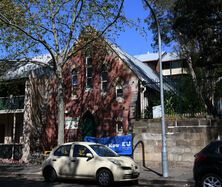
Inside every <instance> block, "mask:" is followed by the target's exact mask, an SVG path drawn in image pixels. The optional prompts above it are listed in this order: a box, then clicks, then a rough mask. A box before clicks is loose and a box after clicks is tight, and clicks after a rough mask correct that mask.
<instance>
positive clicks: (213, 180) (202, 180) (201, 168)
mask: <svg viewBox="0 0 222 187" xmlns="http://www.w3.org/2000/svg"><path fill="white" fill-rule="evenodd" d="M193 174H194V180H195V182H196V186H201V187H222V141H213V142H211V143H210V144H208V145H207V146H206V147H205V148H203V149H202V150H201V151H200V152H199V153H197V154H196V155H195V161H194V167H193Z"/></svg>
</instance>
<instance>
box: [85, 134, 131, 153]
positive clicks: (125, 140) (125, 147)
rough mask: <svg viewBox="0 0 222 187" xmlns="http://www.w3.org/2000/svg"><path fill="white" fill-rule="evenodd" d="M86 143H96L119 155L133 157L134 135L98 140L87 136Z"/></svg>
mask: <svg viewBox="0 0 222 187" xmlns="http://www.w3.org/2000/svg"><path fill="white" fill-rule="evenodd" d="M84 141H86V142H95V143H101V144H104V145H106V146H108V147H109V148H111V149H112V150H113V151H115V152H116V153H118V154H119V155H132V152H133V150H132V147H133V144H132V135H131V134H130V135H125V136H112V137H104V138H96V137H91V136H86V137H85V138H84Z"/></svg>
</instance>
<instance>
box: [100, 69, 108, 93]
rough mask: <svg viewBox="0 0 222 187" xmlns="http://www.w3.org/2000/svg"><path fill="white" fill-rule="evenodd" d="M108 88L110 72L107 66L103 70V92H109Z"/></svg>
mask: <svg viewBox="0 0 222 187" xmlns="http://www.w3.org/2000/svg"><path fill="white" fill-rule="evenodd" d="M107 88H108V72H107V68H106V66H105V65H103V66H102V69H101V90H102V92H107Z"/></svg>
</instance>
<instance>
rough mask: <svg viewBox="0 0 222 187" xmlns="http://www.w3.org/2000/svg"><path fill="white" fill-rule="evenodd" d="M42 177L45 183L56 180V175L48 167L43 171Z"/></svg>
mask: <svg viewBox="0 0 222 187" xmlns="http://www.w3.org/2000/svg"><path fill="white" fill-rule="evenodd" d="M43 177H44V179H45V181H46V182H54V181H55V180H56V179H57V174H56V171H55V170H54V169H53V168H51V167H48V168H45V169H44V171H43Z"/></svg>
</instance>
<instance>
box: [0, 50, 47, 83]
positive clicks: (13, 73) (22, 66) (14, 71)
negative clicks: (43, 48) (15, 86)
mask: <svg viewBox="0 0 222 187" xmlns="http://www.w3.org/2000/svg"><path fill="white" fill-rule="evenodd" d="M31 60H32V61H36V63H34V62H29V61H22V60H21V62H16V63H15V64H14V65H13V67H12V68H10V69H8V70H7V71H6V72H5V73H4V74H3V75H2V76H1V77H0V80H5V81H8V80H15V79H22V78H27V77H28V76H29V74H30V72H31V71H33V70H36V71H37V72H38V74H44V73H45V70H43V68H44V67H46V66H44V65H40V63H45V64H46V63H48V62H49V61H50V60H51V56H50V55H49V54H46V55H41V56H37V57H34V58H32V59H31ZM37 62H39V63H37Z"/></svg>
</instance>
